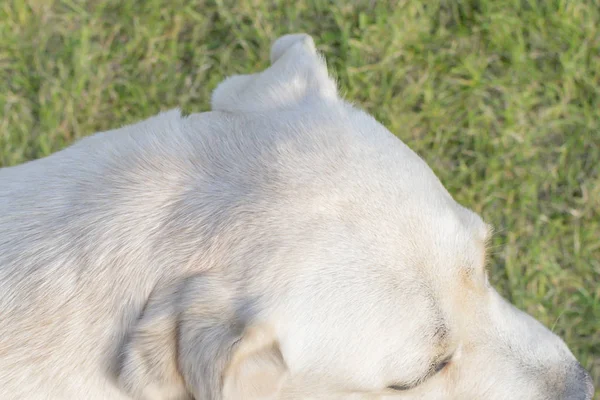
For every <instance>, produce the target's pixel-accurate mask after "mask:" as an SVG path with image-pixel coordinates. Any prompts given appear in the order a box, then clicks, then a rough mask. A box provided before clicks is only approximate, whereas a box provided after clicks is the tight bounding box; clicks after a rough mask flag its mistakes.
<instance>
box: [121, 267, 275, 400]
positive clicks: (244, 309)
mask: <svg viewBox="0 0 600 400" xmlns="http://www.w3.org/2000/svg"><path fill="white" fill-rule="evenodd" d="M251 312H252V311H251V309H250V307H248V304H247V303H246V304H245V303H244V302H240V301H239V299H236V298H235V295H234V291H233V290H231V289H230V288H229V287H228V285H226V284H223V282H222V281H221V280H220V279H219V278H218V277H214V276H212V277H211V276H209V275H201V276H196V277H192V278H188V279H187V280H186V281H185V283H183V284H179V285H172V286H171V287H169V288H167V289H164V290H162V291H159V292H157V293H155V294H154V295H153V296H152V297H151V299H150V301H149V303H148V305H147V307H146V310H145V311H144V314H143V315H142V317H141V318H140V320H139V321H138V323H137V325H136V327H135V329H134V330H133V332H132V333H131V334H130V335H129V336H128V338H127V340H126V341H125V344H124V347H123V351H122V359H121V363H120V369H119V372H118V380H119V382H120V384H121V387H122V388H123V389H124V390H126V391H127V392H128V393H129V394H130V395H131V396H132V397H134V398H135V399H191V398H196V399H202V400H234V399H245V400H259V399H261V400H262V399H269V398H272V397H273V396H275V395H276V393H277V391H278V390H279V388H280V385H281V383H282V382H283V380H284V378H285V376H286V371H287V368H286V367H285V363H284V361H283V358H282V356H281V353H280V351H279V347H278V345H277V341H276V340H275V338H274V335H273V334H272V333H271V332H270V331H269V329H267V328H266V327H265V326H262V325H254V324H250V323H249V322H250V321H251V319H252V315H251Z"/></svg>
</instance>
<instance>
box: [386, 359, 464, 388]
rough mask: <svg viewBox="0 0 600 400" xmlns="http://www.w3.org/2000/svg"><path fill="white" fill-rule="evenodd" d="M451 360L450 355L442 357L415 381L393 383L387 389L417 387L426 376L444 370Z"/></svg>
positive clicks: (428, 376)
mask: <svg viewBox="0 0 600 400" xmlns="http://www.w3.org/2000/svg"><path fill="white" fill-rule="evenodd" d="M451 360H452V356H451V355H450V356H448V357H446V358H445V359H443V360H442V361H440V362H439V363H437V364H435V365H434V367H433V368H431V369H430V370H429V371H428V372H427V374H426V375H425V376H424V377H423V378H421V379H419V380H418V381H417V382H415V383H411V384H394V385H390V386H388V387H387V389H389V390H394V391H406V390H410V389H413V388H415V387H417V386H418V385H419V384H421V383H422V382H425V381H426V380H427V379H428V378H430V377H432V376H433V375H435V374H437V373H439V372H441V371H442V370H444V368H446V367H447V366H448V364H449V363H450V361H451Z"/></svg>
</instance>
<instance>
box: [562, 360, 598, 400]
mask: <svg viewBox="0 0 600 400" xmlns="http://www.w3.org/2000/svg"><path fill="white" fill-rule="evenodd" d="M593 396H594V384H593V382H592V377H591V376H590V374H588V372H587V371H586V370H585V369H584V368H583V367H582V366H581V364H579V363H575V364H574V365H573V367H572V368H571V370H570V371H569V374H568V378H567V382H566V387H565V392H564V396H563V397H562V398H563V399H564V400H591V399H592V397H593Z"/></svg>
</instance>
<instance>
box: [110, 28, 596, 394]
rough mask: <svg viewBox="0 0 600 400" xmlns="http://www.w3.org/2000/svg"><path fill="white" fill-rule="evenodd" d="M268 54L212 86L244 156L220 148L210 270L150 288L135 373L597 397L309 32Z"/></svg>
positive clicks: (273, 390) (155, 382) (167, 384)
mask: <svg viewBox="0 0 600 400" xmlns="http://www.w3.org/2000/svg"><path fill="white" fill-rule="evenodd" d="M271 61H272V65H271V67H270V68H268V69H267V70H265V71H263V72H261V73H258V74H254V75H243V76H234V77H231V78H229V79H227V80H225V81H224V82H223V83H222V84H221V85H220V86H219V87H218V88H217V89H216V90H215V92H214V94H213V99H212V105H213V111H214V113H212V114H213V115H212V116H209V117H210V118H217V119H218V121H219V122H218V123H217V124H215V125H214V126H218V127H220V128H219V129H221V130H222V131H223V135H224V137H223V138H221V139H220V140H221V142H220V144H219V146H221V147H228V148H230V149H231V148H235V151H237V154H239V158H237V159H234V160H232V159H229V160H227V157H230V156H231V154H232V153H231V152H230V153H227V152H225V151H224V150H222V149H219V151H222V152H223V154H225V155H223V156H222V159H219V160H217V161H214V160H213V162H214V164H215V165H218V166H220V167H221V169H220V171H221V172H219V173H217V174H215V175H214V176H217V177H218V178H219V179H220V180H225V181H227V184H222V185H221V186H219V189H218V190H217V192H218V193H216V194H215V193H212V194H211V196H212V198H215V196H216V197H218V196H221V197H223V198H227V199H229V200H228V201H227V204H225V206H224V207H223V208H219V209H218V210H216V211H215V213H213V214H211V215H207V216H206V224H214V227H213V225H211V227H212V228H211V229H210V232H211V233H212V234H213V235H214V237H216V238H217V239H213V240H210V243H211V245H210V246H212V247H210V248H207V249H204V251H205V253H204V254H205V257H206V258H207V259H208V258H210V260H211V261H210V264H211V268H210V269H209V270H208V272H203V273H198V274H196V275H194V276H191V277H188V278H186V279H182V280H179V281H178V280H175V281H173V282H172V284H170V285H165V286H164V288H163V289H162V290H157V292H156V293H154V294H153V296H152V297H151V299H150V301H149V303H148V306H147V308H146V309H145V311H144V314H143V315H142V316H141V318H140V320H139V322H138V324H137V326H136V327H135V329H134V330H133V331H132V332H131V334H130V335H129V336H128V338H127V341H126V343H125V345H124V348H123V359H122V363H121V370H120V375H119V379H120V381H121V383H122V385H123V387H124V388H125V389H126V390H127V391H129V393H131V394H132V395H134V396H136V397H139V398H148V399H163V398H164V399H168V398H186V396H193V397H194V398H196V399H197V400H217V399H226V400H237V399H248V400H250V399H338V398H339V399H354V398H355V399H378V398H388V397H389V398H390V399H392V398H397V399H431V400H433V399H461V400H465V399H489V400H493V399H498V400H500V399H503V400H504V399H539V400H542V399H544V400H547V399H572V400H575V399H581V400H585V399H590V398H591V396H592V390H593V389H592V384H591V380H590V377H589V376H588V375H587V373H586V372H585V371H584V370H583V369H582V367H581V366H580V365H579V364H578V363H577V361H576V360H575V358H574V357H573V355H572V354H571V352H570V351H569V349H568V348H567V346H566V345H565V344H564V343H563V341H562V340H561V339H560V338H558V337H557V336H555V335H554V334H553V333H552V332H550V331H549V330H548V329H546V328H545V327H544V326H542V325H541V324H540V323H538V322H537V321H536V320H534V319H533V318H532V317H530V316H528V315H527V314H525V313H523V312H521V311H519V310H517V309H516V308H515V307H513V306H511V305H510V304H509V303H507V302H506V301H505V300H504V299H503V298H502V297H501V296H500V295H499V294H498V293H497V292H496V291H495V290H494V288H492V287H491V286H490V284H489V283H488V277H487V273H486V268H485V259H486V243H487V242H488V240H489V238H490V235H491V229H490V227H489V226H488V225H486V224H485V223H484V222H483V221H482V220H481V219H480V217H479V216H477V215H476V214H475V213H473V212H471V211H470V210H468V209H466V208H464V207H462V206H460V205H459V204H457V203H456V202H455V201H454V200H453V199H452V197H451V196H450V194H449V193H448V192H447V191H446V190H445V189H444V187H443V186H442V184H441V183H440V182H439V181H438V179H437V178H436V176H435V175H434V174H433V172H432V171H431V170H430V169H429V168H428V166H427V165H426V164H425V163H424V162H423V161H422V160H421V159H420V158H419V157H418V156H417V155H416V154H415V153H413V152H412V151H411V150H410V149H409V148H408V147H406V146H405V145H404V144H403V143H402V142H401V141H400V140H398V139H397V138H396V137H394V136H393V135H392V134H391V133H389V132H388V131H387V130H386V129H385V128H384V127H383V126H381V125H380V124H378V123H377V122H376V121H375V120H374V119H373V118H371V117H370V116H369V115H368V114H366V113H364V112H362V111H360V110H358V109H356V108H354V107H353V106H351V105H349V104H348V103H345V102H344V101H343V100H342V99H340V97H339V95H338V93H337V89H336V85H335V82H334V81H333V80H332V79H331V78H330V77H329V75H328V73H327V68H326V65H325V62H324V60H323V59H322V58H321V57H320V56H319V54H318V53H317V52H316V50H315V46H314V43H313V41H312V39H311V38H310V37H309V36H306V35H288V36H284V37H282V38H280V39H279V40H277V41H276V42H275V43H274V45H273V48H272V51H271ZM209 117H206V116H204V117H203V116H201V117H198V118H209ZM193 118H194V117H191V118H190V119H189V121H190V123H192V124H193ZM232 132H233V133H232ZM215 143H216V142H215ZM215 146H216V145H215ZM232 151H233V150H232ZM227 154H228V155H227ZM214 157H215V158H218V157H219V156H218V155H215V156H214ZM224 165H228V167H227V166H226V167H223V166H224ZM207 168H209V167H207ZM225 170H227V172H223V171H225ZM234 194H235V195H234ZM205 200H206V199H205ZM201 203H202V202H198V204H196V205H195V206H194V205H193V204H194V202H193V200H189V199H188V201H187V203H186V204H188V206H189V205H190V204H192V205H191V206H189V207H191V208H189V210H192V209H193V207H203V204H204V207H206V204H207V203H206V201H205V202H204V203H203V204H201ZM223 210H226V211H223ZM201 214H202V215H204V214H206V211H199V212H198V215H201ZM209 214H210V213H209ZM224 214H227V216H225V217H224V216H223V215H224ZM214 215H218V216H214ZM189 218H192V217H191V216H188V219H189ZM199 218H200V217H199ZM211 218H212V219H215V218H222V219H223V221H221V223H219V224H216V223H214V221H211ZM185 232H186V234H187V233H189V230H186V231H185ZM215 243H216V244H215ZM215 249H219V250H215ZM197 262H198V263H200V264H202V263H203V262H204V261H203V256H202V255H201V256H200V257H198V260H197ZM207 262H208V261H207ZM219 264H221V265H219ZM204 269H206V268H204Z"/></svg>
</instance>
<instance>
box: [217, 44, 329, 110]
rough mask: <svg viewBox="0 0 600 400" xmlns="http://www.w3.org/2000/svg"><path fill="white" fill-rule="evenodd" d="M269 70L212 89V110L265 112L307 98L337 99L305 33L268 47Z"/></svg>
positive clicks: (317, 55)
mask: <svg viewBox="0 0 600 400" xmlns="http://www.w3.org/2000/svg"><path fill="white" fill-rule="evenodd" d="M271 63H272V65H271V67H269V68H267V69H266V70H265V71H263V72H261V73H258V74H252V75H235V76H231V77H229V78H227V79H226V80H224V81H223V82H221V84H220V85H219V86H217V88H216V89H215V90H214V92H213V95H212V101H211V104H212V109H213V110H215V111H241V112H252V111H265V110H269V109H280V108H288V107H290V106H293V105H296V104H298V103H300V102H301V101H303V100H305V99H306V98H307V97H309V96H315V97H319V98H322V99H334V98H336V97H337V88H336V84H335V82H334V81H333V79H331V78H330V77H329V75H328V73H327V65H326V63H325V60H324V59H323V57H321V55H320V54H318V53H317V50H316V48H315V43H314V41H313V39H312V38H311V37H310V36H308V35H306V34H291V35H285V36H282V37H280V38H279V39H277V40H276V41H275V43H273V46H272V47H271Z"/></svg>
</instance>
